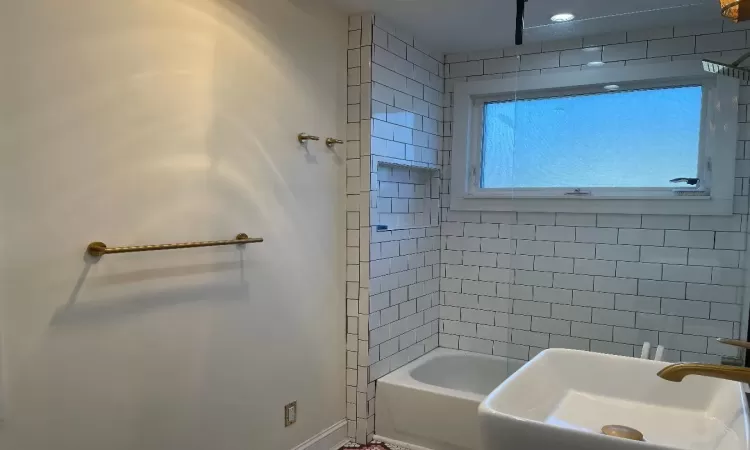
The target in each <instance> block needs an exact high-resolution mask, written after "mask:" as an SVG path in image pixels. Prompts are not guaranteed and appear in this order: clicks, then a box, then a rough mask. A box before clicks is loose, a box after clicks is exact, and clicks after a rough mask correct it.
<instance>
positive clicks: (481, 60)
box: [439, 20, 750, 362]
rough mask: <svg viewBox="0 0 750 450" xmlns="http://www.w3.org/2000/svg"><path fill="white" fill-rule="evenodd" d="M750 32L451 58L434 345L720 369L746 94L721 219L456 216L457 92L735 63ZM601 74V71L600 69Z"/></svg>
mask: <svg viewBox="0 0 750 450" xmlns="http://www.w3.org/2000/svg"><path fill="white" fill-rule="evenodd" d="M748 47H749V45H748V32H747V31H744V30H741V29H739V28H738V27H737V26H736V25H733V24H731V23H728V22H722V21H720V20H715V21H708V22H704V23H700V24H695V25H693V26H682V27H675V28H669V27H668V28H660V29H656V30H637V31H633V32H628V33H612V34H608V35H602V36H593V37H586V38H583V39H569V40H564V41H554V42H543V43H541V44H539V43H531V44H526V45H524V46H521V47H511V48H506V49H500V50H495V51H491V52H481V53H467V54H454V55H446V59H445V61H446V63H447V70H446V84H445V85H446V94H445V106H446V108H445V112H444V114H445V116H444V117H445V122H444V128H443V131H444V139H443V149H442V151H441V152H440V158H439V161H440V164H441V165H442V168H443V171H442V180H441V207H442V214H441V219H442V220H441V226H440V229H441V243H440V249H441V273H440V275H441V279H440V299H441V300H440V303H441V311H440V336H439V342H440V346H441V347H450V348H459V349H464V350H468V351H475V352H480V353H494V354H496V355H502V356H508V357H510V358H515V359H520V360H528V359H530V358H533V356H534V355H536V354H537V353H538V352H539V351H541V350H542V349H545V348H550V347H563V348H573V349H582V350H590V351H596V352H604V353H612V354H618V355H627V356H635V355H638V354H639V347H640V346H641V345H642V344H643V342H645V341H650V342H651V343H652V344H654V345H656V344H662V345H664V346H665V347H666V348H667V349H669V351H668V352H667V358H668V359H671V360H684V361H701V362H703V361H707V362H718V361H720V358H721V356H736V350H734V349H732V348H729V347H726V346H722V345H720V344H717V343H715V342H714V340H715V338H720V337H734V338H739V337H740V329H741V324H740V323H741V321H742V320H743V319H742V317H741V311H742V306H741V304H742V302H743V294H744V289H743V288H742V287H743V285H744V283H743V272H744V264H745V263H744V260H745V250H746V248H745V242H746V233H747V221H748V216H747V214H748V195H750V182H749V178H748V177H750V161H748V160H750V145H747V148H745V147H746V144H747V143H746V142H745V141H744V140H746V139H747V140H750V124H748V123H746V118H747V105H748V103H750V87H748V86H745V85H743V86H742V87H741V91H742V94H741V96H740V103H741V104H740V130H741V131H740V136H741V139H742V140H741V141H740V142H738V147H737V170H736V186H737V187H736V192H735V214H734V215H733V216H723V217H710V216H709V217H705V216H660V215H643V216H642V215H620V214H569V213H564V214H563V213H558V214H555V213H540V214H528V213H489V212H488V213H477V212H459V211H452V210H450V198H449V193H450V191H449V189H450V179H449V178H450V173H451V166H450V162H451V143H452V141H451V133H452V123H451V118H452V116H453V113H452V109H451V106H452V92H453V87H454V84H455V82H457V81H467V80H476V79H487V78H510V77H515V76H533V75H539V74H545V73H551V72H552V71H558V70H566V71H576V70H596V68H595V67H591V66H588V65H587V64H588V63H589V62H592V61H602V62H607V63H608V64H607V65H632V64H640V63H648V62H663V61H670V60H679V59H686V58H690V59H699V58H703V57H709V58H712V59H718V60H724V61H731V60H733V59H735V58H736V57H737V56H738V54H739V53H741V52H742V51H744V49H747V48H748ZM605 66H606V65H605Z"/></svg>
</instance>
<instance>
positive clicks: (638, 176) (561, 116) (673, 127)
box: [482, 86, 702, 188]
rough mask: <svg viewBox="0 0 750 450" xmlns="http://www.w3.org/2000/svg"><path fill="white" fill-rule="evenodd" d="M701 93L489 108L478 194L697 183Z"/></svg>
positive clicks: (619, 95) (628, 94) (669, 91)
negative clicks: (684, 181)
mask: <svg viewBox="0 0 750 450" xmlns="http://www.w3.org/2000/svg"><path fill="white" fill-rule="evenodd" d="M701 104H702V88H701V87H699V86H688V87H677V88H666V89H650V90H640V91H625V92H612V93H602V94H590V95H577V96H570V97H558V98H547V99H536V100H520V101H510V102H502V103H488V104H486V105H485V109H484V120H485V123H484V134H483V146H482V149H483V155H482V187H484V188H528V187H563V188H579V187H580V188H587V187H673V186H674V185H672V184H670V183H669V180H670V179H672V178H678V177H696V176H697V171H698V151H699V140H700V126H701Z"/></svg>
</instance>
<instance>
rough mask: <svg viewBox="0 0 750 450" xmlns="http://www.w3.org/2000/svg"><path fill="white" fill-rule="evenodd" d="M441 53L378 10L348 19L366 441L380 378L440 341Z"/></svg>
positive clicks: (353, 294)
mask: <svg viewBox="0 0 750 450" xmlns="http://www.w3.org/2000/svg"><path fill="white" fill-rule="evenodd" d="M443 58H444V57H443V55H442V54H440V55H436V54H431V53H430V52H429V51H428V50H427V49H425V48H424V47H423V46H422V45H420V44H419V42H415V41H414V38H413V37H411V36H409V35H408V34H407V33H402V32H399V31H398V30H396V29H395V28H393V27H391V26H389V25H387V24H386V23H384V22H383V21H381V20H380V19H379V18H374V17H373V16H370V15H365V16H355V17H351V18H350V31H349V69H348V71H349V72H348V103H349V106H348V132H347V141H348V142H347V194H348V195H347V198H348V202H347V203H348V204H347V230H348V231H347V233H348V237H347V302H348V303H347V320H348V321H347V324H348V326H347V356H348V358H347V361H348V364H347V419H348V420H349V427H348V434H349V436H350V437H351V438H353V439H356V440H357V442H360V443H364V442H367V441H369V440H371V438H372V435H373V432H374V422H375V420H374V414H375V407H374V401H373V399H374V395H375V386H374V381H375V380H377V379H378V378H380V377H381V376H383V375H385V374H387V373H389V372H390V371H392V370H395V369H397V368H398V367H401V366H403V365H404V364H406V363H407V362H409V361H412V360H414V359H416V358H418V357H419V356H421V355H423V354H425V353H426V352H429V351H430V350H432V349H434V348H436V347H437V345H438V328H439V327H438V319H439V300H440V297H439V293H438V290H439V287H440V280H439V277H440V265H439V263H440V227H439V216H440V207H439V205H440V178H439V165H438V155H439V152H440V150H441V149H442V147H441V144H442V129H443V122H442V120H443V104H442V103H443V99H444V97H443V90H444V86H445V82H444V78H443V75H444V73H443V72H444V69H445V65H444V64H443V63H442V61H443ZM377 225H387V226H388V230H387V231H378V230H377Z"/></svg>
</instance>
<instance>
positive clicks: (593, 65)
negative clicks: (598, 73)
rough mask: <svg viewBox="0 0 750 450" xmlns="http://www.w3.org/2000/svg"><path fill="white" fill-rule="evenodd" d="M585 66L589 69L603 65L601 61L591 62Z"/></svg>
mask: <svg viewBox="0 0 750 450" xmlns="http://www.w3.org/2000/svg"><path fill="white" fill-rule="evenodd" d="M586 65H587V66H589V67H601V66H603V65H604V63H603V62H601V61H591V62H590V63H587V64H586Z"/></svg>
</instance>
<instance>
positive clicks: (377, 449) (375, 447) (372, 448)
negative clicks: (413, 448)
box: [340, 441, 406, 450]
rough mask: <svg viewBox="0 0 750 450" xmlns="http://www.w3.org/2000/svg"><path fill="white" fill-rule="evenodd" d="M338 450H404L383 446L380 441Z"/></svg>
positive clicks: (348, 445) (347, 445)
mask: <svg viewBox="0 0 750 450" xmlns="http://www.w3.org/2000/svg"><path fill="white" fill-rule="evenodd" d="M340 450H406V449H405V448H403V447H397V446H395V445H390V444H384V443H382V442H380V441H372V442H370V443H369V444H367V445H361V444H355V443H350V444H346V445H345V446H343V447H341V449H340Z"/></svg>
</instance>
